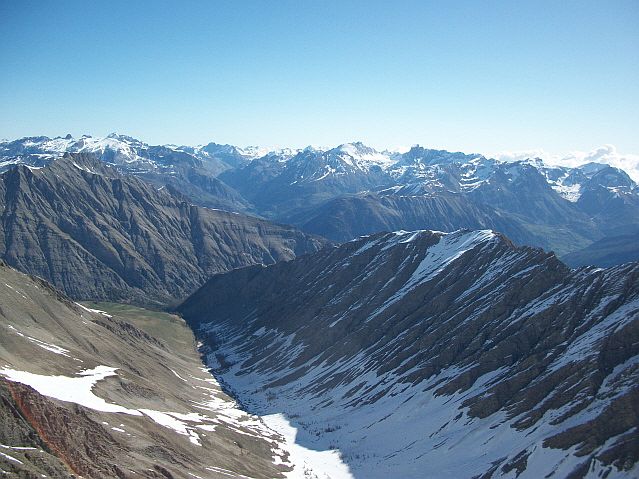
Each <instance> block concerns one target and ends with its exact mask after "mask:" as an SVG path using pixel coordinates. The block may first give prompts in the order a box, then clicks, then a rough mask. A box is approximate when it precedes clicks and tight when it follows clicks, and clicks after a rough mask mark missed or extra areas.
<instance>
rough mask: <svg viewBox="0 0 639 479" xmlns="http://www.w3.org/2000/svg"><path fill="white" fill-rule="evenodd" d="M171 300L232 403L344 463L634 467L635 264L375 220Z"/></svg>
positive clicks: (386, 473)
mask: <svg viewBox="0 0 639 479" xmlns="http://www.w3.org/2000/svg"><path fill="white" fill-rule="evenodd" d="M231 292H232V294H231ZM178 309H179V311H180V313H181V314H182V315H183V316H184V318H185V319H186V320H187V321H188V322H189V324H191V325H192V326H193V327H194V328H195V329H196V331H197V334H198V335H199V336H200V338H202V340H203V341H205V342H206V344H207V345H208V350H207V351H208V361H209V363H210V364H211V365H212V366H213V367H215V368H216V370H217V372H218V375H219V377H220V378H222V379H223V380H224V381H225V382H226V383H227V384H228V385H229V386H230V387H231V388H232V389H233V390H234V391H235V392H236V394H237V395H238V396H239V397H240V399H241V400H242V401H244V403H245V404H247V405H248V406H249V407H252V408H253V410H254V411H255V412H259V413H275V412H279V413H284V414H286V415H287V416H288V417H289V418H290V420H291V421H293V422H294V423H295V424H296V427H298V428H299V430H300V433H299V434H298V435H299V436H300V437H306V438H308V439H306V441H307V443H308V444H307V445H308V446H310V445H313V447H315V448H332V449H339V451H340V453H341V455H342V458H343V459H344V460H345V461H346V462H347V463H348V465H349V467H350V468H351V471H352V472H353V475H354V476H355V477H366V478H377V477H380V478H381V477H468V478H470V477H502V476H503V477H515V476H517V477H530V478H537V477H600V474H601V475H602V476H601V477H603V476H606V475H610V476H609V477H613V476H614V477H636V474H637V471H638V469H637V460H638V454H637V442H638V440H639V435H638V433H637V430H638V429H637V427H638V426H639V410H638V408H637V404H638V403H637V394H639V387H638V386H637V385H638V384H639V367H638V365H639V264H637V263H630V264H626V265H622V266H617V267H615V268H611V269H594V268H584V269H579V270H571V269H569V268H568V267H566V266H565V265H564V264H563V263H562V262H560V261H559V260H558V259H557V258H556V257H555V256H554V255H553V254H549V253H546V252H544V251H543V250H540V249H535V248H529V247H516V246H514V245H513V244H512V243H511V242H510V241H509V240H508V239H506V238H505V237H503V236H501V235H499V234H495V233H493V232H491V231H487V230H485V231H458V232H455V233H449V234H444V233H439V232H430V231H417V232H398V233H390V234H378V235H373V236H370V237H367V238H362V239H359V240H356V241H352V242H349V243H346V244H344V245H342V246H340V247H333V248H328V249H325V250H322V251H320V252H318V253H315V254H314V255H309V256H305V257H301V258H298V259H296V260H294V261H291V262H287V263H280V264H276V265H273V266H269V267H263V266H252V267H248V268H244V269H240V270H236V271H233V272H230V273H227V274H222V275H217V276H214V277H213V278H211V280H209V282H207V283H206V284H205V285H204V286H203V287H202V288H201V289H200V290H199V291H198V292H196V293H195V294H193V295H192V296H191V297H190V298H188V299H187V300H186V301H185V302H184V303H183V304H182V305H181V306H180V307H179V308H178ZM302 431H303V432H304V433H306V434H305V435H303V434H302Z"/></svg>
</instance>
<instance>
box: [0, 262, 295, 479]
mask: <svg viewBox="0 0 639 479" xmlns="http://www.w3.org/2000/svg"><path fill="white" fill-rule="evenodd" d="M114 309H116V310H117V312H114V313H113V315H109V314H106V313H101V312H99V311H96V310H93V309H87V308H86V307H84V306H81V305H79V304H77V303H73V302H71V301H70V300H69V299H67V298H65V297H64V296H62V295H61V294H60V293H59V292H57V291H56V290H55V289H53V288H52V287H51V286H49V285H48V284H47V283H45V282H44V281H42V280H40V279H35V278H31V277H28V276H27V275H25V274H22V273H19V272H17V271H15V270H13V269H11V268H9V267H7V266H5V265H4V264H1V262H0V471H2V472H1V473H0V475H2V476H3V477H20V478H40V477H51V478H72V477H86V478H92V479H102V478H105V479H106V478H109V479H111V478H116V477H117V478H131V479H132V478H140V477H143V478H149V479H151V478H155V479H157V478H161V479H173V478H175V479H178V478H179V479H192V478H194V477H196V478H197V477H202V478H215V479H218V478H228V477H235V478H247V477H252V478H263V479H271V478H279V477H284V473H286V472H287V471H291V470H292V468H293V464H291V463H290V461H289V456H290V454H289V453H288V452H287V451H286V450H285V448H286V442H285V439H284V438H283V437H281V436H279V435H278V434H277V433H275V432H274V431H272V430H270V429H269V428H268V427H267V426H266V425H265V423H264V422H263V421H262V420H261V419H260V418H258V417H256V416H252V415H249V414H246V413H245V412H243V411H242V410H241V409H240V407H239V406H238V404H237V403H236V402H235V401H234V400H232V399H231V398H230V397H229V396H228V395H227V394H225V393H224V392H223V390H222V388H221V387H220V385H219V384H218V382H217V381H216V380H215V379H214V378H213V377H212V376H211V375H210V374H209V373H208V372H207V369H206V368H204V367H203V364H202V363H201V360H200V357H199V354H198V352H197V350H196V344H195V339H194V337H193V334H192V333H191V331H190V330H189V329H188V327H187V326H186V325H185V324H184V322H183V321H182V320H181V319H179V318H178V317H176V316H172V315H169V314H164V313H151V312H148V311H144V310H140V309H139V308H133V307H128V308H125V307H122V306H118V307H115V308H114ZM133 323H136V324H133Z"/></svg>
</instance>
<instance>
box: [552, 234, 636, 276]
mask: <svg viewBox="0 0 639 479" xmlns="http://www.w3.org/2000/svg"><path fill="white" fill-rule="evenodd" d="M562 259H563V261H565V262H566V264H568V265H569V266H573V267H579V266H586V265H595V266H601V267H603V268H609V267H611V266H614V265H617V264H623V263H629V262H631V261H639V232H636V233H634V234H632V233H631V234H626V235H619V236H608V237H605V238H602V239H600V240H599V241H595V242H594V243H592V244H590V245H588V246H587V247H585V248H584V249H583V250H580V251H575V252H573V253H570V254H567V255H566V256H564V257H563V258H562Z"/></svg>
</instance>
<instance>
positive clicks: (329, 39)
mask: <svg viewBox="0 0 639 479" xmlns="http://www.w3.org/2000/svg"><path fill="white" fill-rule="evenodd" d="M0 61H1V65H2V69H1V70H0V138H16V137H21V136H26V135H36V134H44V135H49V136H55V135H64V134H66V133H71V134H73V135H74V136H79V135H81V134H83V133H87V134H91V135H105V134H107V133H109V132H111V131H117V132H120V133H126V134H129V135H132V136H136V137H139V138H141V139H143V140H146V141H148V142H151V143H170V142H171V143H179V144H197V143H203V142H208V141H217V142H223V143H233V144H239V145H248V144H259V145H267V146H273V145H280V146H294V147H300V146H304V145H307V144H315V145H335V144H339V143H342V142H345V141H354V140H361V141H364V142H365V143H368V144H371V145H373V146H377V147H395V146H400V145H404V146H409V145H411V144H414V143H420V144H423V145H427V146H433V147H443V148H448V149H455V150H464V151H479V152H486V151H498V150H505V149H530V148H543V149H546V150H548V151H566V150H573V149H580V150H588V149H591V148H594V147H596V146H599V145H601V144H604V143H612V144H615V145H616V146H617V148H618V149H619V150H623V151H626V152H629V153H630V152H633V153H639V128H638V127H639V1H637V0H634V1H617V0H602V1H599V2H593V1H587V0H581V1H564V0H562V1H554V0H553V1H523V0H521V1H520V0H513V1H470V2H465V1H451V2H449V1H444V0H441V1H436V2H427V1H401V0H399V1H390V0H389V1H384V2H378V1H372V0H367V1H361V2H360V1H349V0H342V1H334V2H327V1H311V0H308V1H290V2H289V1H254V2H249V1H239V0H238V1H225V2H214V1H201V2H191V1H179V2H164V1H152V2H151V1H148V2H145V1H113V0H109V1H101V2H98V1H86V0H83V1H66V0H62V1H58V2H53V1H46V2H45V1H38V2H32V1H21V0H14V1H7V0H0Z"/></svg>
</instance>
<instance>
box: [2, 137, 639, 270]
mask: <svg viewBox="0 0 639 479" xmlns="http://www.w3.org/2000/svg"><path fill="white" fill-rule="evenodd" d="M65 152H87V153H93V154H94V155H97V156H98V157H99V158H100V159H101V160H102V161H103V162H105V163H107V164H110V165H112V166H113V167H114V168H116V169H117V170H118V171H120V172H121V173H123V174H127V175H135V176H137V177H139V178H141V179H144V180H145V181H148V182H152V183H153V184H155V185H156V186H158V187H160V186H167V188H170V189H172V190H173V191H176V192H180V193H181V194H183V195H185V196H186V197H187V198H189V201H190V202H192V203H194V204H197V205H200V206H207V207H212V208H220V209H225V210H228V211H237V212H244V213H250V214H253V215H257V216H259V217H262V218H265V219H269V220H272V221H277V222H281V223H286V224H292V225H294V226H296V227H298V228H299V229H301V230H302V231H305V232H308V233H312V234H317V235H320V236H323V237H326V238H328V239H329V240H332V241H337V242H342V241H348V240H350V239H353V238H356V237H358V236H361V235H366V234H371V233H375V232H378V231H382V230H388V231H394V230H398V229H405V230H413V229H421V228H428V229H436V230H443V231H454V230H456V229H459V228H491V229H495V230H497V231H501V232H503V233H505V234H507V235H508V236H509V237H510V238H511V240H513V241H514V242H515V243H517V244H520V245H531V246H538V247H542V248H545V249H547V250H552V251H555V252H556V253H557V254H559V255H560V256H564V255H568V254H570V253H574V252H577V251H581V255H582V257H584V255H588V254H589V251H590V250H589V249H587V248H588V246H590V245H591V244H593V243H594V242H596V241H599V240H603V239H605V238H610V237H618V236H626V235H633V234H636V233H637V232H639V188H638V187H637V184H636V183H635V182H634V181H633V180H632V179H631V178H630V177H629V176H628V175H627V174H626V173H625V172H624V171H622V170H620V169H618V168H614V167H612V166H609V165H605V164H598V163H588V164H585V165H582V166H579V167H575V168H568V167H560V166H548V165H546V164H544V163H543V162H542V161H541V160H539V159H535V158H531V159H528V160H522V161H515V162H504V161H499V160H495V159H491V158H487V157H484V156H483V155H480V154H464V153H452V152H448V151H443V150H433V149H426V148H422V147H419V146H415V147H413V148H411V149H410V150H409V151H408V152H406V153H393V152H378V151H376V150H374V149H373V148H370V147H368V146H366V145H364V144H362V143H349V144H344V145H340V146H338V147H335V148H328V149H317V148H312V147H308V148H305V149H301V150H294V149H285V150H274V151H268V150H265V149H260V148H255V147H252V148H238V147H235V146H231V145H219V144H216V143H209V144H208V145H204V146H198V147H188V146H175V145H165V146H150V145H147V144H145V143H143V142H141V141H139V140H136V139H133V138H131V137H128V136H124V135H116V134H112V135H109V136H108V137H105V138H92V137H88V136H84V137H82V138H80V139H74V138H71V137H70V136H67V137H65V138H54V139H50V138H47V137H31V138H23V139H19V140H14V141H6V142H2V143H0V170H1V169H7V168H9V167H11V166H12V165H14V164H25V165H29V166H32V167H38V166H43V165H45V164H49V163H50V162H51V161H53V159H55V158H58V157H60V156H61V155H63V154H64V153H65ZM632 258H635V259H636V257H634V256H633V257H632ZM585 261H589V258H588V257H587V256H586V257H585ZM591 261H592V262H594V261H596V256H594V255H593V257H592V260H591Z"/></svg>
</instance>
